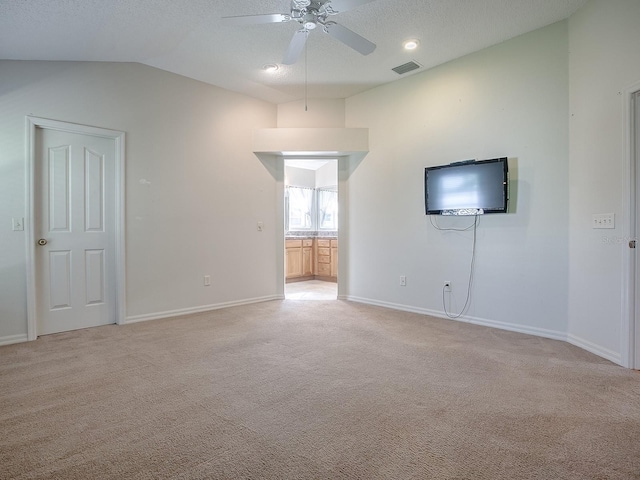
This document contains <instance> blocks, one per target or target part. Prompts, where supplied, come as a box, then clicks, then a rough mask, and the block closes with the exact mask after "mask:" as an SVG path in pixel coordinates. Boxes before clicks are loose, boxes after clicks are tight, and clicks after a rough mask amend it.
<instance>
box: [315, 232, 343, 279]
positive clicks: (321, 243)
mask: <svg viewBox="0 0 640 480" xmlns="http://www.w3.org/2000/svg"><path fill="white" fill-rule="evenodd" d="M315 275H316V276H318V277H325V278H326V277H328V278H331V279H335V278H337V277H338V240H336V239H329V238H318V239H316V270H315Z"/></svg>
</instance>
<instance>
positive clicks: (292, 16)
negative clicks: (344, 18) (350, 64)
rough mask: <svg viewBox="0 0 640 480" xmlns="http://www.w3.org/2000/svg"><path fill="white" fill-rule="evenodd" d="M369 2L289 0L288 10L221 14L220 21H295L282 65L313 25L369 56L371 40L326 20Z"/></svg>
mask: <svg viewBox="0 0 640 480" xmlns="http://www.w3.org/2000/svg"><path fill="white" fill-rule="evenodd" d="M373 1H375V0H291V11H290V12H289V13H271V14H265V15H239V16H233V17H222V21H223V23H224V24H226V25H253V24H260V23H284V22H290V21H296V22H298V23H299V24H300V25H301V26H302V28H301V29H300V30H298V31H297V32H296V33H294V34H293V38H292V39H291V42H290V43H289V48H287V52H286V53H285V55H284V59H283V60H282V63H283V64H285V65H292V64H294V63H296V61H297V60H298V57H300V54H301V53H302V50H303V49H304V46H305V43H306V42H307V37H308V35H309V32H310V31H311V30H314V29H315V28H317V27H322V30H324V32H325V33H328V34H329V35H330V36H332V37H333V38H335V39H336V40H339V41H341V42H342V43H344V44H345V45H347V46H348V47H351V48H353V49H354V50H355V51H357V52H360V53H361V54H362V55H369V54H370V53H371V52H373V51H374V50H375V49H376V45H375V43H372V42H370V41H369V40H367V39H366V38H364V37H362V36H360V35H358V34H357V33H355V32H354V31H352V30H349V29H348V28H346V27H343V26H342V25H340V24H337V23H336V22H333V21H331V20H329V18H330V17H332V16H333V15H337V14H338V13H341V12H346V11H347V10H351V9H352V8H355V7H359V6H360V5H364V4H365V3H370V2H373Z"/></svg>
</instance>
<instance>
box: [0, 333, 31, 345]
mask: <svg viewBox="0 0 640 480" xmlns="http://www.w3.org/2000/svg"><path fill="white" fill-rule="evenodd" d="M28 340H29V337H27V334H26V333H22V334H20V335H7V336H6V337H0V345H11V344H13V343H22V342H26V341H28Z"/></svg>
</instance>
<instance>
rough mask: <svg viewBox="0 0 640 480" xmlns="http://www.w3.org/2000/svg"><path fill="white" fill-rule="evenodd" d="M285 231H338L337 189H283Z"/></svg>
mask: <svg viewBox="0 0 640 480" xmlns="http://www.w3.org/2000/svg"><path fill="white" fill-rule="evenodd" d="M284 205H285V230H286V231H300V230H303V231H316V230H338V191H337V187H323V188H318V189H313V188H305V187H293V186H288V187H287V188H286V189H285V196H284Z"/></svg>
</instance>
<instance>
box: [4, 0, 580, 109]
mask: <svg viewBox="0 0 640 480" xmlns="http://www.w3.org/2000/svg"><path fill="white" fill-rule="evenodd" d="M585 3H586V0H375V1H373V2H372V3H367V4H365V5H361V6H359V7H357V8H354V9H352V10H349V11H346V12H343V13H340V14H339V15H337V16H334V17H332V18H331V19H332V20H334V21H336V22H337V23H340V24H342V25H344V26H345V27H348V28H350V29H351V30H353V31H355V32H357V33H358V34H360V35H362V36H363V37H365V38H367V39H368V40H370V41H372V42H374V43H375V44H376V45H377V48H376V50H375V51H374V52H373V53H371V54H370V55H367V56H363V55H360V54H359V53H357V52H355V51H354V50H352V49H350V48H348V47H346V46H345V45H343V44H342V43H340V42H338V41H337V40H335V39H334V38H332V37H330V36H329V35H326V34H325V33H324V32H322V31H321V29H319V28H318V29H316V30H314V31H312V32H311V34H310V36H309V39H308V42H307V62H306V66H307V79H308V87H307V95H308V96H309V97H311V98H346V97H348V96H351V95H354V94H356V93H359V92H362V91H364V90H368V89H370V88H372V87H375V86H377V85H381V84H384V83H388V82H392V81H394V80H397V79H399V78H403V76H400V75H398V74H396V73H395V72H393V71H392V70H391V69H392V68H393V67H396V66H398V65H401V64H404V63H406V62H408V61H410V60H413V61H416V62H418V63H419V64H420V65H422V67H423V68H421V69H418V70H415V71H413V72H411V73H408V74H405V75H404V76H407V75H412V74H415V73H417V72H420V71H424V70H425V69H427V68H430V67H433V66H436V65H439V64H442V63H444V62H447V61H449V60H452V59H454V58H458V57H460V56H462V55H466V54H468V53H471V52H474V51H477V50H480V49H482V48H485V47H488V46H490V45H495V44H497V43H500V42H502V41H504V40H507V39H509V38H513V37H515V36H517V35H520V34H522V33H526V32H529V31H532V30H535V29H537V28H540V27H543V26H546V25H549V24H551V23H554V22H557V21H559V20H563V19H565V18H567V17H568V16H569V15H571V14H572V13H573V12H574V11H576V10H577V9H578V8H580V7H581V6H582V5H584V4H585ZM289 5H290V0H0V58H1V59H13V60H86V61H113V62H140V63H143V64H146V65H151V66H153V67H157V68H161V69H163V70H168V71H170V72H174V73H178V74H180V75H184V76H187V77H191V78H194V79H197V80H201V81H203V82H207V83H210V84H213V85H218V86H220V87H223V88H226V89H229V90H234V91H237V92H241V93H244V94H247V95H250V96H253V97H256V98H261V99H263V100H266V101H269V102H273V103H283V102H288V101H293V100H298V99H301V98H303V97H304V95H305V61H304V54H303V55H302V57H301V59H300V61H299V62H298V63H296V64H294V65H290V66H286V65H280V68H279V70H278V71H277V72H275V73H272V74H269V73H267V72H265V71H263V70H262V67H263V65H265V64H268V63H275V64H280V62H281V61H282V58H283V55H284V52H285V50H286V48H287V46H288V44H289V41H290V39H291V37H292V36H293V34H294V32H295V31H296V30H298V28H299V25H298V23H296V22H288V23H277V24H261V25H248V26H241V27H239V26H225V25H222V23H221V20H220V19H221V17H223V16H233V15H253V14H264V13H288V12H289ZM409 38H418V39H419V40H420V47H419V49H418V50H414V51H412V52H406V51H403V49H402V42H403V41H404V40H406V39H409Z"/></svg>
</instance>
